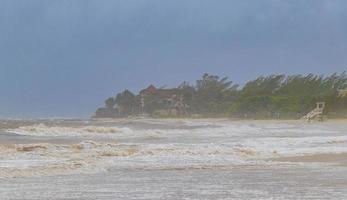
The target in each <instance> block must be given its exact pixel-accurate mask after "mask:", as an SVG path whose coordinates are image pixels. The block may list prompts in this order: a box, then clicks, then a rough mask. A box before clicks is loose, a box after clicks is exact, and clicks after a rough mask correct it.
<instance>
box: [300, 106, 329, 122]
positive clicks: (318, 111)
mask: <svg viewBox="0 0 347 200" xmlns="http://www.w3.org/2000/svg"><path fill="white" fill-rule="evenodd" d="M324 108H325V102H317V106H316V108H315V109H313V110H312V111H311V112H309V113H308V114H307V115H305V116H303V117H302V119H305V120H307V121H308V122H310V121H311V120H313V119H317V120H318V121H323V111H324Z"/></svg>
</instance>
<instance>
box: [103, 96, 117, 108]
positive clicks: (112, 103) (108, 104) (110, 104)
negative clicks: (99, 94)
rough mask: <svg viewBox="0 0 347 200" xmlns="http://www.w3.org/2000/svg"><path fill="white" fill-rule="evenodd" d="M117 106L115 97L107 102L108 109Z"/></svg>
mask: <svg viewBox="0 0 347 200" xmlns="http://www.w3.org/2000/svg"><path fill="white" fill-rule="evenodd" d="M115 105H116V101H115V99H114V98H113V97H110V98H108V99H106V100H105V106H106V108H114V106H115Z"/></svg>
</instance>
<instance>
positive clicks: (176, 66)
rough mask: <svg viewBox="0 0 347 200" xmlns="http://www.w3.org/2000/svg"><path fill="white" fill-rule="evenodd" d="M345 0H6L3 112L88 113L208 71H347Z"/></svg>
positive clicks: (246, 74)
mask: <svg viewBox="0 0 347 200" xmlns="http://www.w3.org/2000/svg"><path fill="white" fill-rule="evenodd" d="M346 53H347V1H345V0H261V1H258V0H249V1H248V0H215V1H214V0H49V1H43V0H30V1H28V0H1V1H0V117H2V118H4V117H17V118H28V117H89V116H90V115H91V114H92V113H93V112H94V110H95V109H96V108H97V107H98V106H102V104H103V101H104V99H105V98H106V97H108V96H111V95H115V94H116V93H117V92H118V91H121V90H123V89H125V88H129V89H130V90H132V91H134V92H137V91H138V90H139V89H141V88H143V87H146V86H147V85H149V84H155V85H157V86H175V85H178V84H179V83H180V82H182V81H184V80H187V81H189V82H191V83H193V82H194V80H196V79H198V78H199V77H201V75H202V74H203V73H204V72H208V73H212V74H217V75H220V76H228V77H230V79H232V80H234V81H235V82H237V83H241V84H243V83H244V82H245V81H247V80H250V79H254V78H255V77H257V76H259V75H261V74H264V75H266V74H271V73H287V74H297V73H304V74H306V73H311V72H312V73H317V74H330V73H333V72H342V71H344V70H347V54H346Z"/></svg>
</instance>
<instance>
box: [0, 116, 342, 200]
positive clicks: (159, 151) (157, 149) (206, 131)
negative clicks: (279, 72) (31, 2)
mask: <svg viewBox="0 0 347 200" xmlns="http://www.w3.org/2000/svg"><path fill="white" fill-rule="evenodd" d="M2 123H3V124H6V123H8V124H9V125H8V126H6V125H2V130H1V133H0V139H1V141H0V199H347V190H346V188H347V167H346V166H347V165H346V163H347V162H346V161H347V159H346V156H344V155H346V154H347V124H344V123H341V122H339V123H337V122H325V123H305V122H298V121H232V120H226V119H223V120H216V119H210V120H208V119H206V120H183V119H182V120H179V119H177V120H155V119H123V120H30V121H29V122H28V121H21V120H17V121H15V122H13V121H10V122H8V121H6V122H2ZM13 123H15V125H13ZM312 155H331V156H332V157H334V156H335V155H340V157H341V159H332V161H329V162H327V161H325V160H319V159H318V160H317V161H315V162H297V161H295V162H294V161H293V162H292V161H291V159H285V158H291V157H300V156H301V157H305V156H312ZM341 155H342V156H341ZM318 157H319V156H318ZM303 160H305V159H303Z"/></svg>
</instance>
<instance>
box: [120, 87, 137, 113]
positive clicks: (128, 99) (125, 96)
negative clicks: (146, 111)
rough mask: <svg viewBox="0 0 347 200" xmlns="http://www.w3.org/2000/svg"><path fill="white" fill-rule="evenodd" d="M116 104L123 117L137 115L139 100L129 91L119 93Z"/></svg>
mask: <svg viewBox="0 0 347 200" xmlns="http://www.w3.org/2000/svg"><path fill="white" fill-rule="evenodd" d="M115 102H116V104H117V107H118V110H119V112H120V114H121V115H122V116H129V115H133V114H135V112H136V107H137V98H136V96H135V95H134V94H133V93H132V92H130V91H129V90H124V91H123V92H122V93H118V94H117V96H116V99H115Z"/></svg>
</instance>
